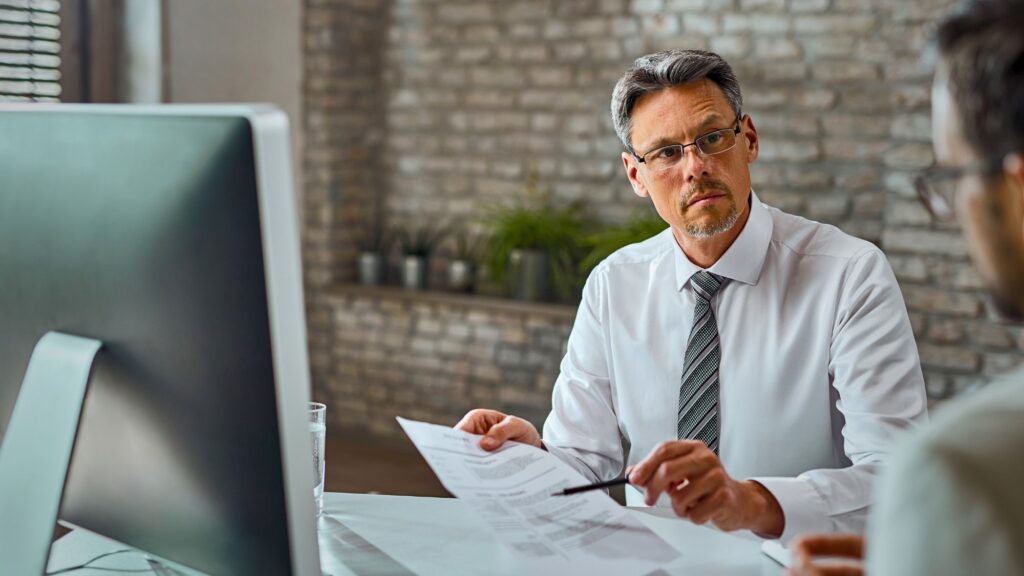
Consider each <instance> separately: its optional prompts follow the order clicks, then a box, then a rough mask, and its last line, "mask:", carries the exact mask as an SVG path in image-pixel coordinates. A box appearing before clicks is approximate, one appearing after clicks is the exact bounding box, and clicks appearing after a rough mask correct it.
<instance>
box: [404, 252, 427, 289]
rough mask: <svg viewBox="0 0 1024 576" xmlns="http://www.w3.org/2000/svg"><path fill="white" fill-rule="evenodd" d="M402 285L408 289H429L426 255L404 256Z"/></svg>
mask: <svg viewBox="0 0 1024 576" xmlns="http://www.w3.org/2000/svg"><path fill="white" fill-rule="evenodd" d="M402 287H403V288H406V289H408V290H426V289H427V258H426V256H403V257H402Z"/></svg>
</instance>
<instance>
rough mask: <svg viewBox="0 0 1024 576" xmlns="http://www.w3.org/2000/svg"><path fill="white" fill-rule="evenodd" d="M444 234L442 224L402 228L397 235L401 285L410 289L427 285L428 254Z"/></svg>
mask: <svg viewBox="0 0 1024 576" xmlns="http://www.w3.org/2000/svg"><path fill="white" fill-rule="evenodd" d="M445 234H446V231H445V229H444V227H443V226H432V225H429V224H425V225H423V226H420V227H416V228H409V229H406V230H403V231H402V232H401V233H400V234H399V236H398V242H399V244H400V246H401V249H402V268H401V277H402V286H403V287H405V288H408V289H410V290H424V289H426V287H427V273H428V271H429V267H428V265H429V261H430V256H431V254H433V252H434V248H435V247H437V244H438V242H440V241H441V240H442V239H443V238H444V236H445Z"/></svg>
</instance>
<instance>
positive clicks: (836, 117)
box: [305, 0, 1024, 428]
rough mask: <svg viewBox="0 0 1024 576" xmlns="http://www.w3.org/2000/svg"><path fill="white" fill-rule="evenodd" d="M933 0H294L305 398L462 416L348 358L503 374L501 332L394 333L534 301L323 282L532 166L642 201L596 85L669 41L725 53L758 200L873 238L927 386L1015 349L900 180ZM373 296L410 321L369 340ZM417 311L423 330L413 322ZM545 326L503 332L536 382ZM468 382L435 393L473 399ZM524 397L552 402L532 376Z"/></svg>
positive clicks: (605, 85) (429, 388)
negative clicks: (465, 365)
mask: <svg viewBox="0 0 1024 576" xmlns="http://www.w3.org/2000/svg"><path fill="white" fill-rule="evenodd" d="M949 5H950V2H949V0H902V1H899V2H893V1H891V0H632V1H630V0H510V1H500V2H499V1H485V0H471V1H463V0H445V1H440V0H390V1H386V0H333V1H332V0H306V16H305V26H306V30H305V38H306V57H305V62H306V70H305V75H306V80H305V83H306V106H305V107H306V110H307V116H306V122H305V128H306V131H307V135H306V141H307V152H306V173H307V190H306V200H305V202H306V205H305V266H306V275H307V283H308V286H309V288H308V292H307V294H308V299H309V308H310V328H311V348H312V355H313V364H314V381H315V383H316V386H317V391H318V394H322V395H333V397H335V398H337V402H351V403H352V405H353V406H356V407H359V408H362V407H369V406H370V405H372V404H377V405H381V406H404V405H405V404H404V402H405V401H406V400H410V401H413V403H415V401H414V399H419V400H420V401H421V402H422V406H429V407H432V409H437V410H439V411H440V412H439V413H444V414H445V415H446V416H451V415H453V414H454V413H455V412H457V410H454V411H453V410H448V412H444V411H443V410H442V408H445V407H443V406H438V403H440V402H442V401H441V400H439V399H438V398H437V396H436V386H435V385H433V384H430V383H423V384H422V385H417V386H413V387H410V386H408V385H405V386H404V387H403V385H400V384H396V383H397V382H399V381H400V380H401V379H400V378H399V377H398V373H397V372H396V373H394V374H391V375H387V374H386V373H385V372H386V371H385V372H377V371H376V369H373V370H370V369H367V370H365V371H363V372H359V376H356V372H355V369H354V368H352V365H353V364H355V365H360V366H362V365H364V364H365V363H372V362H377V361H378V360H372V359H366V357H365V356H359V354H364V355H369V356H371V357H378V356H383V357H385V358H389V357H395V356H404V355H408V354H410V352H415V353H416V354H415V356H416V357H418V358H421V359H422V361H423V362H425V363H426V364H425V365H426V366H428V367H429V370H428V371H430V370H435V369H436V368H437V367H436V366H435V364H436V362H437V361H439V360H437V358H439V357H444V358H449V359H450V361H451V362H458V360H456V358H460V357H462V358H468V359H472V360H471V362H472V363H473V364H474V366H475V367H480V366H488V367H491V368H494V369H495V370H497V374H498V376H496V377H495V378H496V379H495V380H494V381H493V384H495V385H497V384H499V383H501V385H503V386H505V387H508V388H515V387H517V386H519V385H520V380H519V378H521V377H520V376H513V374H517V373H518V372H516V363H515V362H511V361H510V360H511V358H512V354H511V353H506V354H504V355H503V354H502V352H500V351H499V350H498V348H493V349H492V351H491V352H489V353H487V354H480V355H477V356H474V355H473V354H474V350H475V351H476V352H479V351H480V350H479V348H474V346H475V344H472V343H464V344H465V348H464V349H463V352H464V354H460V353H459V352H457V351H456V345H455V344H445V346H446V348H445V352H444V353H443V354H444V355H447V356H444V355H441V354H440V353H439V352H437V349H432V350H434V352H428V351H427V350H426V348H424V347H423V345H420V348H421V349H419V350H413V349H411V348H410V347H411V346H413V345H414V344H415V342H417V341H418V340H417V339H418V338H420V339H422V338H426V339H427V340H432V341H435V342H456V341H457V337H456V336H453V335H452V334H453V333H452V332H451V331H452V330H454V331H455V332H456V333H461V331H463V329H462V328H454V327H458V326H463V325H465V324H466V323H467V322H468V318H473V319H474V322H476V321H479V324H478V325H479V326H481V327H482V326H488V325H490V326H498V325H503V324H502V323H503V322H509V323H512V324H515V323H516V322H519V323H524V322H525V323H526V325H529V323H530V322H531V320H530V318H531V317H532V316H531V313H530V312H528V311H527V312H520V313H519V314H520V316H519V319H518V320H513V319H512V318H513V317H514V316H509V315H508V313H502V314H498V313H495V312H493V310H492V309H491V308H488V307H486V306H484V307H480V306H478V305H477V304H475V303H474V302H473V301H472V300H466V301H465V303H464V304H463V306H464V309H463V310H456V308H457V307H458V305H456V304H452V303H449V304H446V305H445V306H444V307H438V305H436V304H435V305H431V304H423V305H422V306H421V305H416V304H410V303H403V304H401V305H398V304H394V303H391V304H388V302H390V300H388V298H385V297H381V298H379V299H376V298H375V297H374V296H373V295H372V294H365V293H360V295H359V296H358V297H357V296H352V295H349V296H344V297H343V296H339V295H338V292H337V290H336V289H335V288H334V287H336V286H337V285H339V284H344V283H346V282H350V281H351V280H352V279H353V277H354V271H355V264H354V257H355V250H356V249H355V246H356V243H357V242H358V241H359V240H360V238H364V237H365V235H366V234H367V233H368V231H369V230H370V229H371V227H372V225H373V224H372V223H373V222H381V221H383V222H384V223H386V224H387V225H388V226H392V225H399V226H418V225H421V224H424V223H434V222H440V221H456V222H459V223H465V224H468V225H470V226H477V227H479V222H480V218H481V214H482V213H483V211H485V210H486V209H487V207H488V206H492V205H494V204H495V203H502V202H509V201H512V200H514V199H518V198H521V197H522V194H523V191H524V187H525V182H526V181H527V180H528V178H529V177H530V175H534V176H535V177H536V178H537V181H538V182H539V183H540V185H541V187H542V188H543V189H545V190H547V191H549V192H551V193H552V194H553V195H554V197H555V198H556V199H560V200H567V201H568V200H576V199H581V200H583V201H584V202H585V203H586V205H587V206H588V208H589V209H590V210H591V211H592V213H593V214H594V215H595V216H597V217H599V218H600V219H602V220H603V221H605V222H609V223H617V222H621V221H623V220H625V219H626V218H627V217H628V216H629V215H630V214H632V213H633V212H634V211H636V210H638V209H641V208H642V207H643V206H644V203H645V202H646V200H644V199H640V198H638V197H636V196H635V195H634V194H633V193H632V191H631V189H630V187H629V184H628V182H627V180H626V178H625V175H624V174H623V171H622V168H621V160H620V159H619V154H620V152H621V150H622V147H621V144H620V142H619V141H618V139H617V138H616V136H615V134H614V131H613V130H612V127H611V119H610V115H609V111H608V108H609V101H610V95H611V90H612V86H613V85H614V83H615V81H616V80H617V79H618V77H619V76H620V75H621V74H622V72H623V71H624V69H625V68H626V67H627V66H628V65H629V64H630V63H631V62H632V60H633V59H634V58H636V57H638V56H640V55H643V54H646V53H649V52H653V51H657V50H662V49H666V48H702V49H709V50H713V51H715V52H718V53H719V54H721V55H722V56H724V57H725V58H726V59H727V60H729V61H730V62H731V63H732V65H733V66H734V68H735V69H736V71H737V73H738V75H739V77H740V80H741V83H742V86H743V92H744V99H745V112H747V113H749V114H750V115H751V116H752V118H753V120H754V122H755V125H756V126H758V128H759V130H760V133H761V142H762V152H761V158H760V159H759V160H758V162H757V163H756V164H755V165H754V166H753V169H752V170H753V179H754V186H755V190H757V192H758V194H759V195H760V196H761V197H762V199H763V200H764V201H765V202H767V203H769V204H772V205H774V206H777V207H779V208H781V209H783V210H787V211H790V212H793V213H797V214H801V215H805V216H807V217H809V218H812V219H816V220H820V221H824V222H829V223H833V224H836V225H837V226H839V227H841V228H842V229H844V230H846V231H847V232H849V233H851V234H854V235H857V236H860V237H863V238H866V239H868V240H871V241H873V242H876V243H878V244H879V245H880V246H881V247H882V248H883V250H884V251H885V252H886V254H887V255H888V257H889V259H890V262H891V263H892V266H893V268H894V269H895V271H896V274H897V276H898V278H899V280H900V283H901V286H902V288H903V292H904V296H905V298H906V301H907V306H908V308H909V310H910V314H911V318H912V321H913V324H914V328H915V333H916V335H917V338H918V346H919V348H920V352H921V359H922V362H923V364H924V369H925V374H926V379H927V381H928V387H929V393H930V394H931V395H932V396H933V397H934V398H943V397H946V396H948V395H950V394H952V393H955V392H956V391H958V390H960V389H962V388H963V387H965V386H966V385H968V384H970V383H971V382H973V381H975V380H977V379H978V377H979V376H981V375H985V374H992V373H997V372H1000V371H1004V370H1006V369H1008V368H1010V367H1012V366H1014V365H1016V364H1017V363H1018V362H1020V360H1021V359H1024V352H1022V350H1024V333H1022V331H1021V329H1020V328H1019V327H1018V326H1008V325H1003V324H999V323H997V322H996V321H994V320H993V318H992V317H991V314H990V313H989V312H988V310H987V308H986V305H985V299H984V295H983V290H982V287H981V286H980V283H979V280H978V277H977V275H976V273H975V272H974V270H973V268H972V267H971V265H970V263H969V261H968V259H967V255H966V249H965V244H964V241H963V240H962V238H961V236H960V233H959V230H958V229H957V228H956V227H955V226H945V225H938V224H935V223H933V222H931V221H930V219H929V217H928V214H927V213H926V212H925V211H924V210H923V209H922V208H921V207H920V206H919V205H918V203H917V200H916V198H915V194H914V191H913V188H912V186H911V178H912V176H913V174H914V172H915V171H916V170H919V169H921V168H923V167H926V166H928V165H930V164H931V163H932V161H933V157H932V152H931V146H930V141H929V139H930V122H929V113H930V80H931V67H930V65H929V64H928V62H927V60H924V59H922V58H921V54H922V51H923V50H924V48H925V47H926V45H927V38H928V30H929V25H930V23H931V22H932V21H933V20H934V19H935V18H937V17H938V16H939V15H941V14H942V13H943V11H944V10H945V8H947V7H948V6H949ZM332 290H333V291H332ZM378 300H379V301H378ZM368 310H376V312H373V313H371V312H369V311H368ZM374 314H377V315H378V316H380V315H383V316H384V317H386V318H389V319H390V320H388V321H387V323H388V325H389V326H391V328H389V329H388V330H389V332H388V333H390V331H391V330H394V332H395V334H399V333H401V334H404V336H402V337H398V336H397V335H395V336H394V337H391V338H384V337H383V336H382V337H381V338H380V339H377V340H370V339H367V338H363V337H362V336H365V334H366V330H367V326H366V325H365V324H363V323H362V322H363V321H362V320H358V319H359V318H364V317H370V318H374V317H376V316H374ZM421 323H425V325H426V326H428V327H430V328H429V330H435V329H436V332H435V333H432V334H430V336H431V337H425V336H417V334H420V332H418V331H419V330H420V328H419V326H421ZM471 324H472V323H471ZM555 324H557V326H558V327H557V328H555V329H553V330H554V332H552V333H549V334H548V335H547V337H546V338H545V339H542V340H533V339H532V337H531V338H529V339H528V341H527V342H526V343H520V344H517V345H518V346H521V347H520V348H519V357H521V358H522V357H530V354H531V352H535V355H537V357H539V356H545V355H546V356H545V357H546V358H548V359H547V360H545V361H544V362H539V363H537V364H536V365H535V368H536V369H537V370H545V371H546V372H544V373H543V376H541V375H540V373H536V372H534V373H531V376H530V377H529V378H526V380H529V382H528V385H529V386H531V387H533V388H531V390H533V389H534V388H537V387H538V386H540V384H539V383H538V380H545V379H546V380H547V381H549V382H553V380H554V378H555V375H556V374H557V362H552V361H551V360H550V359H551V358H557V357H559V356H560V353H561V346H562V344H563V342H561V340H562V339H563V338H555V337H554V336H553V335H552V334H561V335H562V336H564V334H567V333H568V327H569V325H570V321H569V320H565V319H563V320H562V321H560V323H559V322H556V323H555ZM438 325H439V326H440V327H438ZM476 325H477V324H474V326H476ZM481 329H482V330H483V331H484V332H487V329H486V328H481ZM496 329H497V330H499V332H501V331H502V330H504V329H503V328H496ZM472 330H476V328H473V329H472ZM471 332H472V334H476V332H475V331H471ZM501 333H504V332H501ZM527 333H528V334H532V333H530V332H529V331H528V330H527ZM556 340H557V341H556ZM440 345H441V344H437V346H440ZM435 352H436V354H435ZM502 358H504V359H502ZM447 361H448V360H444V361H443V362H447ZM506 361H507V362H506ZM361 363H364V364H361ZM365 365H368V364H365ZM415 369H416V366H413V365H407V366H405V367H404V370H406V371H407V372H415ZM474 369H475V368H474ZM481 370H482V371H483V372H488V370H489V369H486V370H485V369H482V368H481ZM438 373H444V374H448V372H445V371H444V370H441V372H438ZM488 373H490V374H492V375H493V374H494V372H493V371H491V372H488ZM392 376H393V377H392ZM464 376H466V377H469V376H471V375H464ZM522 378H525V377H522ZM356 379H358V381H357V380H356ZM396 386H397V387H398V388H402V392H401V398H399V396H398V392H397V388H396ZM465 386H468V387H469V388H472V387H473V386H474V385H473V384H465ZM465 386H463V387H459V386H455V387H454V388H452V389H451V390H450V392H453V393H455V394H456V395H457V396H460V398H461V400H465V399H466V398H469V399H472V400H473V401H476V400H478V399H481V400H482V399H483V398H482V397H479V396H476V397H474V396H472V394H468V393H465V391H466V390H467V388H466V387H465ZM378 387H380V388H382V389H384V390H390V391H392V392H389V394H390V395H388V394H385V393H383V392H379V391H375V390H377V389H378ZM410 388H411V389H410ZM518 393H519V392H515V391H511V390H510V391H506V392H496V394H498V396H495V397H494V398H499V399H500V397H501V394H505V395H515V394H518ZM524 394H525V393H524ZM410 395H411V396H410ZM529 397H530V398H532V399H534V400H536V401H537V402H541V403H542V404H543V406H541V407H540V408H543V409H545V410H546V407H547V402H548V399H547V398H544V397H543V395H542V394H536V393H534V392H531V393H530V394H529ZM461 400H460V401H461ZM516 402H519V403H522V402H526V400H525V399H524V398H518V399H516ZM508 403H512V402H511V400H510V401H509V402H508ZM459 405H460V406H461V405H462V404H459ZM540 408H538V409H540ZM392 413H394V411H392ZM423 416H427V414H423ZM352 417H353V418H354V417H355V415H354V414H353V415H352ZM359 426H363V427H366V428H371V427H372V425H371V424H369V423H363V424H359ZM380 426H382V425H379V426H378V427H380Z"/></svg>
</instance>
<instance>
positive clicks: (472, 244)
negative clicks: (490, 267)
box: [448, 229, 485, 292]
mask: <svg viewBox="0 0 1024 576" xmlns="http://www.w3.org/2000/svg"><path fill="white" fill-rule="evenodd" d="M484 245H485V241H484V240H483V238H481V237H480V236H479V235H474V234H471V233H470V232H469V231H468V230H466V229H462V230H459V232H457V233H456V234H455V238H454V247H453V248H454V249H453V251H452V257H451V259H449V260H448V289H449V290H452V291H454V292H472V291H473V287H474V285H475V282H476V265H477V262H478V261H479V260H480V255H481V253H482V252H483V249H484Z"/></svg>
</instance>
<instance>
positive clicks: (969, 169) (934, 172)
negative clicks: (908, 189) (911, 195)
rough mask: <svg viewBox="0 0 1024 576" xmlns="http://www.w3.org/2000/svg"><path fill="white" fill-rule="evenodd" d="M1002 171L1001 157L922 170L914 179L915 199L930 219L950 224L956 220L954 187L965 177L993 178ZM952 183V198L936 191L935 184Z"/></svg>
mask: <svg viewBox="0 0 1024 576" xmlns="http://www.w3.org/2000/svg"><path fill="white" fill-rule="evenodd" d="M1002 171H1003V157H1002V156H997V157H992V158H989V159H988V160H982V161H979V162H975V163H973V164H968V165H966V166H957V167H944V166H932V167H931V168H927V169H925V170H922V171H921V172H919V173H918V174H917V176H915V177H914V190H915V191H916V192H917V199H918V200H920V201H921V204H922V205H924V207H925V210H927V211H928V214H930V215H931V217H932V218H933V219H935V220H937V221H939V222H951V221H952V220H954V219H955V218H956V209H955V207H956V198H955V196H956V186H957V185H959V183H960V180H961V179H963V178H964V177H966V176H973V175H981V176H986V177H991V176H995V175H996V174H999V173H1001V172H1002ZM942 182H952V184H953V197H952V198H947V197H946V194H943V193H942V192H939V191H938V188H937V186H936V184H937V183H942Z"/></svg>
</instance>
